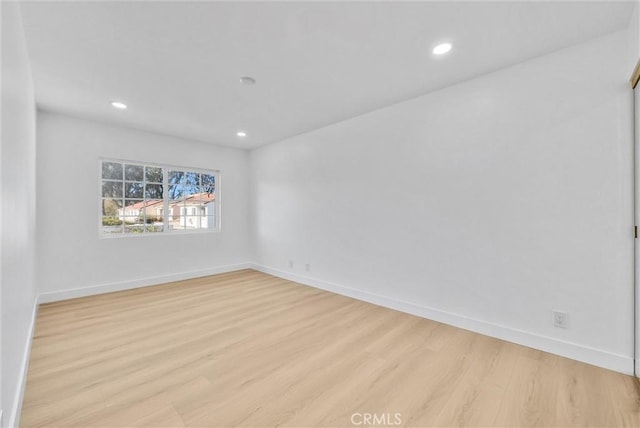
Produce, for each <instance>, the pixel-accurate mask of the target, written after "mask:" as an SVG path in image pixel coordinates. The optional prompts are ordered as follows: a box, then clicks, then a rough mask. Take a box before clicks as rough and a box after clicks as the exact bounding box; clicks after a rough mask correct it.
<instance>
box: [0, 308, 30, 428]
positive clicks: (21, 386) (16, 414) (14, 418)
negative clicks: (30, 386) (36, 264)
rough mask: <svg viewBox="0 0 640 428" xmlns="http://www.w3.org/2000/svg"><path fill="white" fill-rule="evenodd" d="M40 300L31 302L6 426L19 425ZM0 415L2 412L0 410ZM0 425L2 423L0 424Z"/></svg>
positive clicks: (12, 427) (11, 427) (10, 427)
mask: <svg viewBox="0 0 640 428" xmlns="http://www.w3.org/2000/svg"><path fill="white" fill-rule="evenodd" d="M39 304H40V302H39V301H38V298H37V297H36V299H35V301H34V302H33V310H32V313H31V325H30V326H29V333H28V334H29V335H28V336H27V343H26V345H25V349H24V352H23V359H22V364H21V365H20V373H19V374H18V389H17V391H16V395H15V398H14V400H13V408H12V409H10V411H9V414H8V415H7V421H8V424H7V427H9V428H14V427H18V426H20V413H21V411H22V400H23V399H24V390H25V387H26V386H27V373H28V371H29V357H30V356H31V345H32V343H33V333H34V330H35V328H36V319H37V318H38V306H39ZM0 416H2V412H1V411H0ZM0 426H2V425H0Z"/></svg>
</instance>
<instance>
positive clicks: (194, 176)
mask: <svg viewBox="0 0 640 428" xmlns="http://www.w3.org/2000/svg"><path fill="white" fill-rule="evenodd" d="M184 183H185V184H186V185H187V186H190V187H193V188H196V189H197V188H199V187H200V174H198V173H197V172H188V171H187V172H185V173H184ZM196 192H197V190H196Z"/></svg>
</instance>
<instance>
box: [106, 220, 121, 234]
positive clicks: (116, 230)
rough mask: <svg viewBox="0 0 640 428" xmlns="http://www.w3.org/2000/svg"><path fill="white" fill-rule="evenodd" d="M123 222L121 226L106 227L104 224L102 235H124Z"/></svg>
mask: <svg viewBox="0 0 640 428" xmlns="http://www.w3.org/2000/svg"><path fill="white" fill-rule="evenodd" d="M122 227H123V226H122V222H120V224H119V225H113V226H111V225H105V224H104V223H103V224H102V233H104V234H106V235H113V234H121V233H122Z"/></svg>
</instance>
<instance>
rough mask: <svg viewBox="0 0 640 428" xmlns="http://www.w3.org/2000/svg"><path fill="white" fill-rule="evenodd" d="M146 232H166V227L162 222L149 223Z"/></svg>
mask: <svg viewBox="0 0 640 428" xmlns="http://www.w3.org/2000/svg"><path fill="white" fill-rule="evenodd" d="M145 232H149V233H158V232H164V228H163V227H162V223H160V224H156V223H154V224H147V227H146V228H145Z"/></svg>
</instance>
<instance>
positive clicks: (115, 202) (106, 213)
mask: <svg viewBox="0 0 640 428" xmlns="http://www.w3.org/2000/svg"><path fill="white" fill-rule="evenodd" d="M121 208H122V199H107V198H105V199H102V216H103V217H116V218H117V217H119V216H120V215H121V214H122V213H121V212H120V209H121Z"/></svg>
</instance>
